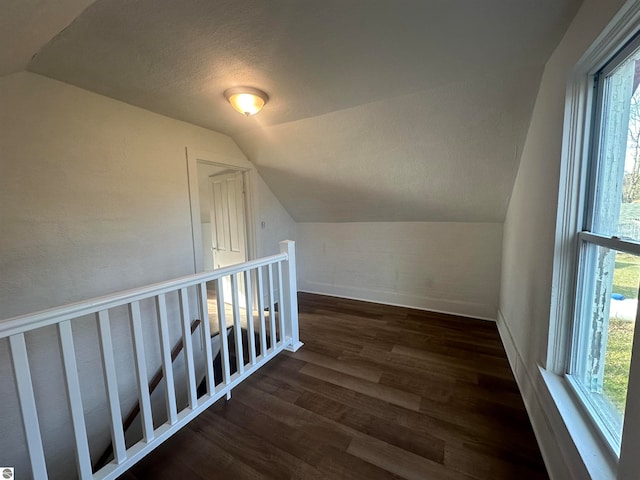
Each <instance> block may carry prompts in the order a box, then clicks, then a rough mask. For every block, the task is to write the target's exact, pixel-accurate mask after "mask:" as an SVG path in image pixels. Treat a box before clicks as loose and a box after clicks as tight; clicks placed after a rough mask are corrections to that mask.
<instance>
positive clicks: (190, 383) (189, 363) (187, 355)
mask: <svg viewBox="0 0 640 480" xmlns="http://www.w3.org/2000/svg"><path fill="white" fill-rule="evenodd" d="M187 295H188V294H187V289H186V288H181V289H180V292H179V297H180V316H181V317H182V344H183V346H184V364H185V367H186V369H187V392H188V397H189V407H190V408H196V407H197V406H198V394H197V392H196V371H195V367H194V365H193V340H192V339H191V320H190V318H189V298H188V297H187Z"/></svg>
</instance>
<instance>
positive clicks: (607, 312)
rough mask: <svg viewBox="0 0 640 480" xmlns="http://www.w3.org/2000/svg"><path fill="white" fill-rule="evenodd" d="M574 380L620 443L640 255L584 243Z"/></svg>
mask: <svg viewBox="0 0 640 480" xmlns="http://www.w3.org/2000/svg"><path fill="white" fill-rule="evenodd" d="M582 261H583V272H582V279H583V280H582V292H581V293H582V295H581V302H580V305H579V308H578V310H579V311H578V315H579V322H578V327H577V330H576V338H575V339H574V341H575V345H577V349H576V351H575V352H576V354H575V358H574V362H573V369H572V372H571V373H572V375H571V377H572V380H573V382H574V384H576V386H577V390H578V393H579V394H580V395H581V397H582V398H583V400H584V402H585V404H586V405H587V407H588V408H589V410H591V412H592V414H593V415H594V416H595V417H596V420H597V421H598V423H599V424H600V425H601V427H602V429H603V431H604V432H605V435H606V436H607V437H609V439H610V441H611V443H612V445H613V446H614V447H618V448H619V445H620V436H621V433H622V421H623V418H624V409H625V401H626V396H627V382H628V376H629V365H630V361H631V344H632V341H633V332H634V327H635V319H636V312H637V309H638V287H639V286H640V257H639V256H636V255H631V254H627V253H623V252H616V251H614V250H610V249H608V248H605V247H600V246H597V245H592V244H587V243H585V244H584V249H583V258H582Z"/></svg>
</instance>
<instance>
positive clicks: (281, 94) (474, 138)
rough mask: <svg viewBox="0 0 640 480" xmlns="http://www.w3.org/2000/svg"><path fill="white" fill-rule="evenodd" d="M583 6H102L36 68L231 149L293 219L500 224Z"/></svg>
mask: <svg viewBox="0 0 640 480" xmlns="http://www.w3.org/2000/svg"><path fill="white" fill-rule="evenodd" d="M579 3H580V0H535V1H532V0H394V1H389V0H348V1H345V0H324V1H322V2H319V1H318V2H314V1H301V0H297V1H293V0H269V1H264V0H244V1H239V0H233V1H230V0H200V1H198V0H186V1H178V0H137V1H131V0H98V1H96V2H95V3H94V4H93V5H91V6H90V7H88V8H87V9H86V10H85V11H84V12H83V13H82V14H81V15H80V16H79V18H77V19H76V21H75V22H73V23H72V24H71V25H70V26H68V28H66V29H65V30H63V31H62V32H61V33H59V34H58V35H57V36H56V37H55V38H53V39H52V40H51V41H50V42H49V43H48V44H47V45H45V46H44V47H43V48H42V49H41V50H40V51H39V53H38V54H37V56H35V58H34V59H33V60H32V61H31V62H30V63H29V65H28V69H29V70H31V71H33V72H36V73H39V74H42V75H46V76H49V77H52V78H56V79H59V80H61V81H64V82H67V83H71V84H74V85H77V86H80V87H82V88H86V89H88V90H92V91H95V92H98V93H101V94H104V95H107V96H110V97H113V98H115V99H118V100H122V101H125V102H128V103H130V104H133V105H137V106H140V107H143V108H146V109H148V110H151V111H154V112H158V113H161V114H164V115H167V116H170V117H173V118H177V119H181V120H185V121H187V122H191V123H194V124H196V125H201V126H203V127H206V128H210V129H213V130H216V131H220V132H223V133H227V134H229V135H231V136H232V137H233V138H234V139H235V140H236V142H237V143H238V145H239V146H240V148H241V149H242V150H243V151H244V152H245V153H246V155H247V156H248V157H249V159H250V160H251V161H252V162H254V163H255V164H256V166H257V167H258V169H259V171H260V172H261V174H262V175H263V177H264V179H265V181H266V182H267V183H268V184H269V185H270V186H271V188H272V189H273V191H274V193H275V194H276V195H277V196H278V198H279V199H280V200H281V202H282V203H283V205H284V207H285V208H286V209H287V210H288V211H289V213H290V214H291V215H292V216H293V218H294V219H295V220H296V221H300V222H304V221H317V222H336V221H338V222H341V221H478V222H500V221H502V220H503V219H504V215H505V212H506V207H507V203H508V199H509V195H510V192H511V189H512V186H513V180H514V177H515V172H516V170H517V165H518V159H519V155H520V152H521V150H522V145H523V142H524V138H525V136H526V131H527V127H528V123H529V118H530V116H531V110H532V107H533V104H534V101H535V96H536V93H537V88H538V83H539V80H540V76H541V73H542V69H543V66H544V63H545V61H546V59H547V58H548V56H549V55H550V53H551V52H552V50H553V48H554V46H555V45H556V44H557V42H558V41H559V39H560V38H561V36H562V34H563V32H564V30H565V28H566V26H567V25H568V23H569V21H570V20H571V18H572V16H573V14H574V13H575V11H576V9H577V7H578V6H579ZM237 85H249V86H254V87H258V88H261V89H263V90H265V91H266V92H267V93H268V94H269V95H270V97H271V99H270V101H269V103H268V104H267V105H266V107H265V108H264V110H263V111H262V112H261V113H260V114H258V115H257V116H256V117H252V118H244V117H242V116H241V115H239V114H238V113H236V112H235V111H234V110H233V109H232V108H231V107H230V106H229V105H228V104H227V103H226V101H225V99H224V97H223V95H222V93H223V91H224V90H225V89H227V88H229V87H232V86H237Z"/></svg>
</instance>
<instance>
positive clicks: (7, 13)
mask: <svg viewBox="0 0 640 480" xmlns="http://www.w3.org/2000/svg"><path fill="white" fill-rule="evenodd" d="M91 3H93V0H2V3H0V9H1V13H0V45H2V47H1V48H0V77H1V76H3V75H8V74H10V73H15V72H20V71H22V70H24V69H25V68H26V66H27V64H28V63H29V61H30V60H31V57H32V56H33V55H34V54H35V53H36V52H37V51H38V50H40V47H42V46H43V45H44V44H45V43H47V42H48V41H49V40H51V37H53V36H54V35H56V34H57V33H58V32H60V30H62V29H63V28H65V27H66V26H67V25H69V24H70V23H71V22H72V21H73V19H74V18H76V17H77V16H78V15H80V13H81V12H82V10H84V9H85V8H86V7H87V6H88V5H90V4H91Z"/></svg>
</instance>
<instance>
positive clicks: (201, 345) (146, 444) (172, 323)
mask: <svg viewBox="0 0 640 480" xmlns="http://www.w3.org/2000/svg"><path fill="white" fill-rule="evenodd" d="M280 252H281V253H280V254H278V255H274V256H271V257H266V258H262V259H259V260H254V261H250V262H246V263H243V264H239V265H234V266H230V267H225V268H221V269H219V270H215V271H212V272H206V273H201V274H196V275H190V276H187V277H182V278H179V279H175V280H171V281H167V282H163V283H159V284H155V285H150V286H147V287H142V288H138V289H133V290H128V291H125V292H121V293H118V294H114V295H109V296H105V297H100V298H96V299H92V300H87V301H84V302H80V303H75V304H72V305H67V306H64V307H59V308H54V309H50V310H45V311H42V312H38V313H34V314H30V315H23V316H19V317H14V318H12V319H8V320H5V321H2V322H0V339H2V338H8V345H9V351H10V352H9V353H10V358H11V360H12V365H13V372H14V377H15V390H16V392H17V396H18V401H19V406H20V412H19V413H20V415H21V420H22V425H23V428H24V434H25V441H26V450H27V452H28V457H29V463H30V467H31V473H32V475H33V478H35V479H38V480H40V479H47V478H48V475H49V472H50V471H51V470H52V468H53V469H55V465H47V461H46V459H45V453H44V451H45V450H46V448H45V446H43V435H42V432H41V425H40V422H39V420H38V410H39V406H38V405H37V401H36V395H35V394H34V376H33V375H32V369H31V367H30V360H29V357H30V355H29V353H28V351H29V349H28V338H27V337H26V336H25V335H26V334H28V333H29V332H32V331H34V330H38V329H42V328H45V327H48V326H52V325H54V326H56V331H57V336H58V341H59V345H60V352H61V358H62V365H63V377H64V380H65V385H64V388H65V390H66V399H67V402H68V404H67V405H51V404H47V405H46V409H47V410H51V409H52V408H57V409H68V411H69V412H70V418H71V423H72V430H73V440H74V447H73V452H74V453H75V457H76V466H77V472H78V477H79V478H81V479H88V478H93V479H113V478H116V477H117V476H118V475H121V474H122V473H123V472H125V471H126V470H127V469H128V468H130V467H131V466H132V465H134V464H135V463H136V462H137V461H139V460H140V459H141V458H143V457H144V456H145V455H146V454H148V453H149V452H150V451H152V450H153V449H154V448H155V447H157V446H158V445H159V444H161V443H162V442H163V441H164V440H166V439H167V438H169V437H170V436H171V435H173V434H174V433H176V432H177V431H178V430H179V429H180V428H182V427H183V426H184V425H185V424H187V423H188V422H189V421H190V420H192V419H193V418H195V417H196V416H197V415H198V414H199V413H201V412H202V411H203V410H205V409H206V408H208V407H209V406H211V405H212V404H213V403H214V402H216V401H217V400H218V399H220V398H222V397H223V396H226V397H227V398H230V395H231V390H232V389H233V388H234V387H235V386H237V385H238V384H239V383H240V382H241V381H242V380H244V379H245V378H246V377H248V376H249V375H251V374H252V373H253V372H255V371H256V370H257V369H258V368H260V367H261V366H262V365H264V364H265V363H266V362H267V361H269V360H270V359H271V358H273V357H274V356H275V355H277V354H278V353H279V352H280V351H282V350H283V349H287V350H291V351H295V350H297V349H298V348H300V347H301V346H302V343H301V342H300V340H299V335H298V305H297V297H296V292H297V287H296V274H295V272H296V269H295V268H296V267H295V251H294V242H291V241H284V242H281V243H280ZM265 272H266V275H265ZM225 283H226V285H228V284H229V283H230V284H231V297H232V298H231V299H225V298H224V295H225V294H224V291H225V288H224V287H225ZM208 284H209V286H210V287H211V286H213V287H215V288H208ZM227 288H228V287H227ZM214 290H215V300H212V299H211V298H209V297H211V294H209V292H210V291H214ZM254 293H255V295H254ZM241 297H243V298H244V300H243V301H241V300H240V298H241ZM265 298H267V299H268V320H267V318H266V314H265V310H266V308H265V305H264V300H265ZM225 300H227V303H228V302H229V300H231V302H230V305H229V306H227V304H226V303H225ZM212 302H215V304H216V306H215V309H216V311H215V312H212V317H210V312H209V304H210V303H212ZM276 302H277V304H278V312H277V314H276V312H275V303H276ZM254 303H257V305H254ZM141 305H144V308H141ZM125 307H126V308H125ZM229 309H230V312H229V311H228V310H229ZM243 312H244V313H243ZM254 312H255V313H254ZM123 315H124V316H126V317H128V318H126V321H127V322H128V323H129V329H130V331H131V338H130V340H129V343H130V344H131V345H132V347H130V348H132V351H133V352H132V356H133V365H132V366H131V367H130V368H132V369H133V371H134V372H135V375H134V378H135V385H132V386H131V387H132V390H133V391H135V395H133V401H134V402H135V401H137V406H139V410H140V415H139V417H140V424H141V431H142V433H141V438H139V439H138V440H137V441H136V442H135V443H132V442H127V440H126V434H127V432H125V431H124V429H123V412H122V408H121V405H122V404H123V401H124V400H123V395H124V393H123V392H122V391H121V390H122V389H121V386H119V385H120V384H119V382H118V380H119V378H118V375H117V368H116V363H117V358H118V357H117V354H116V352H120V351H121V349H122V348H124V347H123V346H122V345H117V344H116V340H117V339H116V338H114V336H113V335H112V330H113V323H112V322H114V321H115V320H114V319H115V318H118V319H122V317H123ZM229 315H230V318H228V316H229ZM214 317H217V323H214V326H216V327H217V328H218V332H219V334H220V335H219V343H220V346H219V355H220V362H221V363H220V369H221V375H219V378H218V380H216V375H215V372H214V358H215V357H216V353H215V352H214V351H213V349H212V340H211V338H212V335H211V325H210V322H209V321H207V320H209V319H211V318H214ZM276 317H277V321H276ZM243 318H244V321H245V324H246V327H245V328H244V331H245V335H244V337H243V333H242V331H243V328H242V323H243V322H242V320H243ZM196 319H201V320H202V321H201V322H199V325H200V326H199V327H198V335H195V334H192V327H191V323H192V321H194V320H196ZM91 321H94V322H96V326H97V332H98V336H97V338H98V345H96V346H95V348H96V351H99V352H100V353H99V355H100V359H101V364H102V371H101V372H95V374H96V375H102V377H103V378H104V387H105V393H106V396H105V399H104V405H105V408H106V410H107V412H108V421H109V430H110V432H111V439H110V441H111V448H112V452H113V455H112V459H111V461H110V462H109V463H107V464H106V465H104V466H100V468H99V469H98V470H97V471H95V472H93V470H94V469H95V467H92V459H91V454H92V453H93V456H94V458H95V457H96V456H97V455H98V454H99V453H101V452H97V449H98V447H96V448H95V449H91V446H90V444H89V443H90V442H89V435H88V432H87V425H86V424H85V407H86V406H85V405H84V404H83V391H82V388H81V381H80V379H79V373H78V365H77V363H78V358H77V345H74V343H77V342H78V341H79V340H80V341H83V340H85V339H77V338H76V337H77V336H76V335H74V327H75V324H76V322H91ZM256 323H257V325H256ZM156 325H157V331H158V333H157V335H156V336H155V337H153V336H151V337H150V336H146V335H145V332H147V331H148V330H149V329H150V328H151V327H153V328H155V326H156ZM172 332H174V335H173V338H172ZM175 332H178V333H177V334H176V333H175ZM231 335H232V336H233V342H230V340H229V338H228V337H230V336H231ZM176 338H177V339H178V340H179V341H181V342H182V361H183V364H184V374H183V375H182V376H183V377H184V378H178V376H177V375H175V368H174V365H173V362H172V359H171V342H172V340H176ZM194 338H195V340H194ZM244 338H246V341H245V340H244ZM153 342H156V344H155V345H154V344H153ZM230 343H231V348H230V345H229V344H230ZM148 347H154V348H153V349H152V350H155V351H157V352H159V353H158V359H157V362H156V364H149V355H147V352H146V350H147V349H148ZM245 348H247V350H248V351H246V352H245V351H244V350H245ZM232 353H233V354H235V362H233V361H232ZM245 358H246V361H245ZM159 369H162V374H163V381H164V392H165V394H164V398H163V404H164V405H163V408H162V409H161V410H162V412H163V413H162V418H160V420H159V419H158V413H157V410H158V409H157V408H156V409H154V408H153V405H152V403H153V402H152V396H151V394H150V390H149V378H150V376H151V375H153V372H152V371H153V370H159ZM198 372H201V373H198ZM181 382H182V383H184V382H186V395H185V396H186V398H184V399H182V398H180V396H179V395H178V394H177V393H176V392H179V391H180V389H179V388H176V385H177V384H178V383H181ZM199 383H200V384H201V385H204V389H205V393H203V394H201V395H200V396H198V384H199ZM201 390H202V389H201ZM129 395H130V396H131V392H129ZM42 407H43V406H42V405H40V408H42ZM0 414H1V415H0V416H2V417H3V418H8V417H5V415H7V416H8V415H11V416H16V415H17V412H5V411H2V406H0ZM127 443H130V445H127ZM65 460H66V461H68V460H69V459H65Z"/></svg>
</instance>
